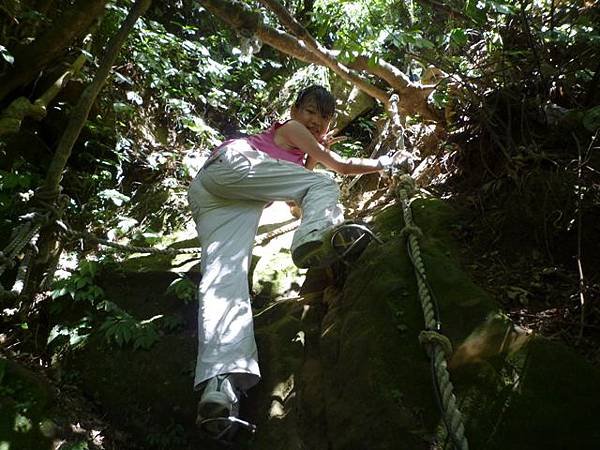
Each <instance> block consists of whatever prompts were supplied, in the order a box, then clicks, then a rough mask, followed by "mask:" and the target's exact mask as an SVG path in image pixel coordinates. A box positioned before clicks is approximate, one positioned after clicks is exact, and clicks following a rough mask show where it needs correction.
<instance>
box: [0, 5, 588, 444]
mask: <svg viewBox="0 0 600 450" xmlns="http://www.w3.org/2000/svg"><path fill="white" fill-rule="evenodd" d="M136 16H138V17H136ZM599 24H600V10H599V9H598V6H597V4H596V2H594V1H590V0H575V1H562V0H534V1H524V0H514V1H513V0H502V1H492V0H478V1H472V0H466V1H463V0H451V1H448V0H375V1H366V0H360V1H333V0H290V1H283V2H281V3H278V2H275V1H268V0H264V1H245V2H240V1H235V0H224V1H213V0H197V1H193V0H178V1H172V2H157V1H155V2H150V1H142V0H139V1H137V2H131V1H126V0H115V1H113V0H108V1H107V0H70V1H56V0H0V155H1V156H0V243H1V245H0V246H1V247H2V248H3V249H4V250H3V253H2V254H1V258H0V282H1V285H2V286H3V287H2V289H1V291H0V307H1V316H0V327H1V328H0V349H1V350H0V356H2V357H3V358H7V359H8V360H11V361H16V362H18V363H19V364H21V365H23V366H24V367H28V368H30V369H32V370H34V371H38V372H41V373H44V374H46V376H48V377H49V378H51V379H52V378H53V376H54V375H53V374H54V373H55V371H57V370H59V369H58V368H60V361H61V358H62V357H63V356H64V355H65V354H66V353H67V352H68V349H69V348H71V347H76V346H78V345H80V344H81V342H82V340H84V337H87V336H89V335H94V336H98V337H99V338H100V339H103V340H104V341H105V344H106V345H107V346H117V347H119V346H134V347H135V348H139V349H144V348H147V347H149V346H151V345H152V344H153V343H154V342H155V341H156V340H158V339H160V333H161V330H160V327H159V326H157V325H156V323H155V322H153V321H152V320H138V319H136V318H134V317H133V316H132V315H130V314H129V313H128V312H127V311H124V310H122V309H120V308H119V307H118V306H116V305H115V304H114V303H111V301H110V300H109V299H106V298H105V296H104V294H103V292H102V290H101V289H100V288H99V287H98V286H97V285H96V284H95V282H94V279H95V277H96V276H97V275H98V273H100V272H102V270H105V269H106V268H111V267H115V266H118V265H119V264H120V263H121V261H122V260H123V258H124V256H123V254H122V253H119V252H117V251H113V250H110V248H109V247H107V246H105V245H100V243H99V241H98V239H95V238H94V236H95V237H97V238H101V239H106V240H108V241H110V242H112V243H118V244H121V245H136V246H143V247H146V246H155V247H162V248H164V247H165V246H167V245H169V244H171V243H172V242H173V241H174V240H175V239H174V238H173V236H174V235H175V234H176V233H177V232H178V231H181V230H183V229H185V227H186V225H188V224H189V221H190V215H189V213H188V211H187V202H186V199H185V194H186V188H187V185H188V183H189V181H190V179H191V177H192V176H193V175H194V174H195V172H196V171H197V169H198V167H199V164H200V163H201V161H202V158H203V156H205V155H206V153H207V152H209V151H210V149H211V148H212V147H214V146H215V145H216V144H217V143H219V142H220V141H222V140H223V139H225V138H227V137H230V136H235V135H237V134H239V133H253V132H257V131H259V130H262V129H264V128H265V127H267V126H268V124H269V123H270V122H271V121H273V120H276V119H278V118H281V117H284V116H285V114H286V111H287V108H288V106H289V104H290V102H291V101H292V99H293V98H294V96H295V94H296V93H297V92H298V91H299V90H300V89H301V88H302V87H304V86H307V85H309V84H312V83H319V84H323V85H325V86H327V87H329V88H330V89H331V90H332V91H333V92H334V93H335V94H336V96H337V97H338V99H339V102H338V103H339V105H338V106H339V108H338V109H339V111H338V116H337V117H336V121H337V127H338V128H339V134H340V135H346V136H348V137H349V139H348V140H346V141H344V142H342V143H340V144H337V145H336V146H335V147H334V151H337V152H340V153H342V154H344V155H347V156H350V155H361V156H368V155H369V154H372V152H373V151H375V152H377V151H378V152H380V153H381V152H385V151H388V150H393V149H394V148H397V146H399V145H402V146H404V147H405V148H406V150H407V151H409V152H411V154H412V155H413V159H414V161H415V163H416V164H415V166H416V168H415V171H414V173H413V177H414V178H415V179H416V181H417V184H418V185H419V186H420V187H422V188H423V189H424V190H425V191H426V192H428V193H429V194H431V195H434V196H436V197H439V198H443V199H445V200H446V201H447V202H449V203H451V204H452V205H453V206H454V207H455V208H456V209H457V210H458V211H459V213H460V217H461V220H460V222H458V223H457V224H456V227H455V229H454V230H452V232H453V234H454V235H455V237H456V238H457V239H458V240H459V241H460V242H461V244H462V245H461V248H462V256H463V259H464V264H465V266H466V267H468V269H469V270H470V271H471V272H472V276H473V277H474V278H475V279H476V280H477V281H478V282H479V283H480V284H481V285H482V286H484V287H485V288H486V289H488V290H489V291H490V292H492V293H493V294H494V296H495V297H496V298H497V300H498V301H499V302H500V303H501V304H502V305H503V307H504V308H505V311H506V313H507V314H508V315H509V316H510V317H511V318H512V319H513V320H514V321H515V322H516V323H518V324H520V325H521V326H522V327H524V328H526V329H531V330H533V331H536V332H539V333H542V334H545V335H547V336H549V337H552V338H554V339H557V340H561V341H563V342H565V343H566V344H567V345H569V346H570V347H572V348H573V349H574V350H575V351H576V352H579V353H581V354H582V355H584V356H585V357H586V358H587V359H588V360H589V361H590V362H591V363H592V364H594V365H596V366H598V363H599V361H600V353H599V351H598V342H599V339H600V308H599V307H598V304H597V301H598V298H599V293H600V272H599V271H598V267H600V258H599V257H598V255H600V222H599V221H598V207H599V206H600V173H599V170H600V154H599V152H598V148H599V142H598V132H599V129H600V92H599V89H598V86H599V84H600V74H599V69H600V27H599ZM119 36H121V38H122V42H119ZM392 94H397V95H398V98H399V102H398V108H399V111H400V115H401V118H402V124H400V126H401V129H402V136H403V139H401V140H398V139H397V137H394V136H393V134H392V133H391V132H390V129H391V128H393V126H392V127H390V126H389V123H388V120H389V114H388V112H389V110H390V108H393V104H392V103H391V102H390V100H389V99H390V96H391V95H392ZM382 143H383V144H382ZM170 289H172V290H173V291H175V292H176V294H177V295H178V296H180V297H181V298H183V299H188V300H189V298H190V297H192V296H193V290H194V288H193V284H192V283H190V282H189V281H188V280H181V282H177V283H175V284H173V285H172V287H171V288H170ZM65 297H67V298H69V299H70V300H69V301H71V302H74V303H76V304H79V305H81V304H85V305H86V308H91V311H92V312H93V313H92V314H91V315H90V316H89V317H88V319H87V320H86V321H84V322H81V323H79V324H78V325H77V326H76V327H74V326H72V327H70V328H68V329H67V328H60V327H57V326H50V325H49V323H50V322H49V319H48V317H49V316H51V315H52V314H56V313H57V311H58V312H59V313H60V308H65V306H64V302H58V301H56V299H61V298H65ZM166 326H177V324H167V325H166ZM59 338H60V339H59ZM58 343H60V345H58ZM3 364H4V363H3ZM4 367H5V365H0V381H1V380H2V377H3V373H4V370H5V369H4ZM63 378H64V377H63ZM0 394H3V395H9V396H10V394H11V392H5V391H0ZM0 440H1V437H0ZM86 445H87V444H86ZM90 445H92V444H90ZM61 448H62V447H61ZM73 448H75V447H73ZM77 448H87V447H77ZM90 448H91V447H90Z"/></svg>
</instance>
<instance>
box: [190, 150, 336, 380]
mask: <svg viewBox="0 0 600 450" xmlns="http://www.w3.org/2000/svg"><path fill="white" fill-rule="evenodd" d="M338 198H339V188H338V186H337V183H336V182H335V181H334V180H332V179H331V178H330V177H329V176H327V175H326V174H319V173H315V172H312V171H310V170H307V169H305V168H304V167H301V166H299V165H297V164H294V163H291V162H288V161H281V160H277V159H273V158H271V157H270V156H268V155H267V154H266V153H263V152H259V151H256V150H254V149H252V147H250V145H249V144H248V143H247V142H245V141H243V140H236V141H233V142H231V143H229V144H227V145H226V146H224V147H222V148H221V149H219V150H218V151H217V152H216V153H215V154H214V155H212V156H211V157H210V158H209V160H208V161H207V163H206V164H205V166H204V168H203V169H202V170H200V172H199V173H198V175H197V176H196V178H195V179H194V181H193V182H192V184H191V186H190V189H189V192H188V200H189V203H190V207H191V210H192V214H193V217H194V220H195V222H196V227H197V230H198V237H199V239H200V245H201V247H202V260H201V269H202V280H201V281H200V286H199V294H200V295H199V300H200V302H199V311H198V359H197V361H196V376H195V380H194V388H195V389H198V387H199V385H200V384H201V383H202V382H203V381H206V380H208V379H209V378H211V377H214V376H216V375H219V374H225V373H237V374H240V375H238V376H237V377H236V384H238V385H239V387H240V388H242V389H248V388H250V387H252V386H253V385H255V384H256V383H258V381H259V379H260V370H259V368H258V354H257V350H256V342H255V340H254V329H253V321H252V309H251V306H250V297H249V286H248V270H249V267H250V262H251V256H252V246H253V243H254V238H255V235H256V231H257V228H258V223H259V219H260V216H261V213H262V210H263V208H264V206H265V204H266V203H268V202H271V201H277V200H285V201H289V200H295V201H296V202H298V204H300V205H301V206H302V212H303V215H302V222H301V224H300V226H299V228H298V230H297V231H296V233H295V235H294V238H293V241H292V249H294V248H296V247H297V246H298V245H299V244H301V243H303V242H305V241H307V240H314V239H318V237H319V236H320V235H321V234H322V233H323V232H324V231H325V230H327V229H329V228H331V227H332V226H335V225H338V224H340V223H341V222H342V221H343V220H344V217H343V210H342V207H341V206H340V205H339V204H338ZM242 374H244V375H242Z"/></svg>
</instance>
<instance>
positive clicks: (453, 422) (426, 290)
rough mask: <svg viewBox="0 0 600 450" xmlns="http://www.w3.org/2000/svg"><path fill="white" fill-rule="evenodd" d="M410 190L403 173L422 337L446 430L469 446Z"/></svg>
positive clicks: (462, 448) (463, 447) (400, 189)
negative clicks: (427, 272)
mask: <svg viewBox="0 0 600 450" xmlns="http://www.w3.org/2000/svg"><path fill="white" fill-rule="evenodd" d="M409 192H410V193H411V195H412V194H414V192H415V186H414V181H413V179H412V178H411V177H410V176H409V175H402V176H401V177H400V178H399V179H398V183H397V185H396V194H397V195H398V196H399V198H400V202H401V205H402V212H403V214H404V223H405V225H406V226H405V228H404V229H403V230H402V232H403V234H406V235H407V236H408V237H407V240H408V244H407V245H408V251H409V255H410V256H411V261H412V263H413V266H414V270H415V274H416V277H417V288H418V293H419V300H420V302H421V308H422V310H423V315H424V317H425V330H424V331H422V332H421V334H420V335H419V341H420V342H421V344H423V345H424V346H425V348H426V350H427V353H428V355H429V357H430V358H431V361H432V372H433V376H434V380H435V386H436V393H437V394H438V396H439V400H440V408H441V410H442V411H441V412H442V416H443V419H444V424H445V426H446V431H447V432H448V433H449V434H450V436H451V437H452V439H453V441H454V445H455V447H456V448H457V449H459V450H468V448H469V445H468V442H467V438H466V437H465V427H464V425H463V420H462V414H461V413H460V410H459V409H458V406H457V402H456V397H455V395H454V392H453V391H454V388H453V386H452V382H451V381H450V374H449V373H448V365H447V362H446V358H447V357H448V356H449V355H450V354H451V353H452V344H451V343H450V340H449V339H448V338H447V337H446V336H444V335H442V334H441V333H440V332H439V329H440V324H439V320H438V317H436V316H437V314H436V311H435V307H434V302H433V301H432V292H431V290H430V287H429V283H428V281H427V277H426V275H425V267H424V264H423V259H422V257H421V248H420V246H419V238H421V236H422V232H421V230H420V228H418V227H417V226H416V225H415V224H414V221H413V217H412V211H411V209H410V202H409Z"/></svg>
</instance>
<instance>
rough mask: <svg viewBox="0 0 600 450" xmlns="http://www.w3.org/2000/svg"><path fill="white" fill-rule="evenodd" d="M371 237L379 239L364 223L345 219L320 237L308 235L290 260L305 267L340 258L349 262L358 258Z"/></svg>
mask: <svg viewBox="0 0 600 450" xmlns="http://www.w3.org/2000/svg"><path fill="white" fill-rule="evenodd" d="M313 234H316V233H315V232H313ZM371 239H375V240H377V241H379V239H377V237H376V236H375V235H374V234H373V232H372V231H371V230H370V229H369V228H368V227H367V226H366V225H365V224H363V223H358V222H351V221H346V222H344V223H342V224H341V225H338V226H336V227H334V228H332V229H331V230H329V231H327V232H325V234H323V235H322V236H321V237H320V238H317V237H316V236H315V238H314V239H311V238H310V236H309V237H308V238H307V239H306V240H305V242H303V243H302V244H300V245H298V246H297V247H296V248H295V249H294V250H293V251H292V260H293V261H294V264H295V265H296V266H297V267H300V268H305V269H308V268H322V267H327V266H330V265H332V264H333V263H335V262H336V261H340V260H341V261H343V262H345V263H348V264H349V263H351V262H354V261H356V260H357V259H358V257H359V256H360V255H361V254H362V252H363V251H364V250H365V249H366V248H367V245H369V242H371Z"/></svg>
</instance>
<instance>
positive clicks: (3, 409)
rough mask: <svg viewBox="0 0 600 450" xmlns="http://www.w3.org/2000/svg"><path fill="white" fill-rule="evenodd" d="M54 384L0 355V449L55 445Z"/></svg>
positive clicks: (40, 448)
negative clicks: (53, 418) (51, 385)
mask: <svg viewBox="0 0 600 450" xmlns="http://www.w3.org/2000/svg"><path fill="white" fill-rule="evenodd" d="M52 399H53V395H52V389H51V387H50V385H49V384H48V383H47V382H46V381H45V380H43V379H42V378H40V377H39V376H38V375H37V374H35V373H34V372H32V371H31V370H29V369H27V368H25V367H23V366H21V365H19V364H17V363H16V362H14V361H10V360H7V359H2V358H0V448H1V449H7V450H12V449H15V450H16V449H19V450H45V449H48V450H50V449H51V448H54V447H53V439H52V437H53V436H52V428H53V422H52V420H51V419H50V417H51V413H50V407H51V404H52Z"/></svg>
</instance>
